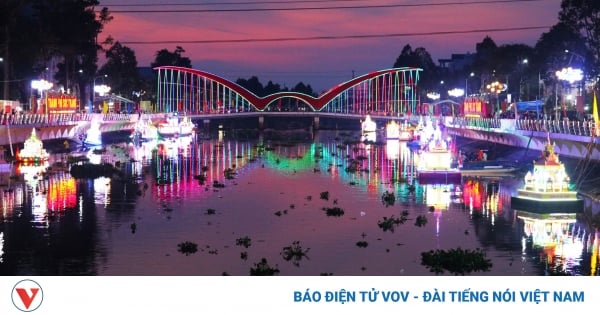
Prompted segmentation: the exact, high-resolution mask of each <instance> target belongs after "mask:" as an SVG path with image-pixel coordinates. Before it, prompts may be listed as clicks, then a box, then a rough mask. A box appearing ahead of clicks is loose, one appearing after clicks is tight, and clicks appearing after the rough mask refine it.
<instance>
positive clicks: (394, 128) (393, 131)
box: [385, 120, 400, 140]
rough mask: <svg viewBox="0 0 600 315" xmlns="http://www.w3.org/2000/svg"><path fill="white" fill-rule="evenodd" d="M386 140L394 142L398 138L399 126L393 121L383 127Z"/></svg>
mask: <svg viewBox="0 0 600 315" xmlns="http://www.w3.org/2000/svg"><path fill="white" fill-rule="evenodd" d="M385 134H386V139H390V140H394V139H399V138H400V125H398V124H397V123H396V122H395V121H393V120H392V121H390V122H389V123H387V125H386V126H385Z"/></svg>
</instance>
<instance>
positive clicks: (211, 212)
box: [204, 208, 217, 215]
mask: <svg viewBox="0 0 600 315" xmlns="http://www.w3.org/2000/svg"><path fill="white" fill-rule="evenodd" d="M204 214H206V215H213V214H217V210H215V209H213V208H208V209H206V211H205V212H204Z"/></svg>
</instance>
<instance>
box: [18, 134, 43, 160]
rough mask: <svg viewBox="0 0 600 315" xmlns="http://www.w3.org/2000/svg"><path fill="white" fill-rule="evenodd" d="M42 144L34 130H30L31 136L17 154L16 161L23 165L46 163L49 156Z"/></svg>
mask: <svg viewBox="0 0 600 315" xmlns="http://www.w3.org/2000/svg"><path fill="white" fill-rule="evenodd" d="M43 146H44V144H43V142H42V140H40V138H38V136H37V134H36V133H35V128H33V129H32V130H31V135H30V136H29V138H28V139H27V140H25V144H24V147H23V149H22V150H20V151H19V152H17V161H19V162H20V163H23V164H39V163H43V162H46V161H48V158H49V157H50V155H49V154H48V152H46V150H45V149H44V147H43Z"/></svg>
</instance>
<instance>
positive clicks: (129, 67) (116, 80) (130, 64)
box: [99, 41, 141, 97]
mask: <svg viewBox="0 0 600 315" xmlns="http://www.w3.org/2000/svg"><path fill="white" fill-rule="evenodd" d="M99 73H102V74H106V75H107V79H106V80H107V81H108V82H109V83H110V84H109V85H110V87H111V91H112V92H113V93H115V94H119V95H123V96H125V97H129V95H131V93H132V92H133V91H137V90H139V89H140V87H141V83H140V80H141V79H140V74H139V72H138V69H137V59H136V57H135V52H134V51H133V50H131V49H130V48H129V47H127V46H123V45H121V43H120V42H118V41H117V42H115V43H114V45H113V46H112V47H111V48H110V49H108V50H107V51H106V63H105V64H104V65H103V66H102V68H101V69H100V71H99Z"/></svg>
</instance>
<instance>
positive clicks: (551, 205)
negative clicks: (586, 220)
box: [511, 136, 583, 213]
mask: <svg viewBox="0 0 600 315" xmlns="http://www.w3.org/2000/svg"><path fill="white" fill-rule="evenodd" d="M554 146H555V145H554V144H552V143H551V142H550V137H549V136H548V140H547V143H546V145H545V146H544V150H543V151H542V154H541V156H540V158H538V159H537V160H534V161H533V171H529V172H527V175H525V185H524V187H523V188H522V189H519V190H518V191H517V196H514V197H512V198H511V206H512V208H513V209H518V210H525V211H537V212H546V211H550V212H552V211H561V212H566V213H571V212H581V211H582V210H583V200H582V199H579V198H577V192H576V191H573V190H570V188H569V184H570V178H569V175H568V174H567V172H566V170H565V165H564V164H563V163H562V162H561V161H560V159H559V156H558V153H556V151H555V149H554Z"/></svg>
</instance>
